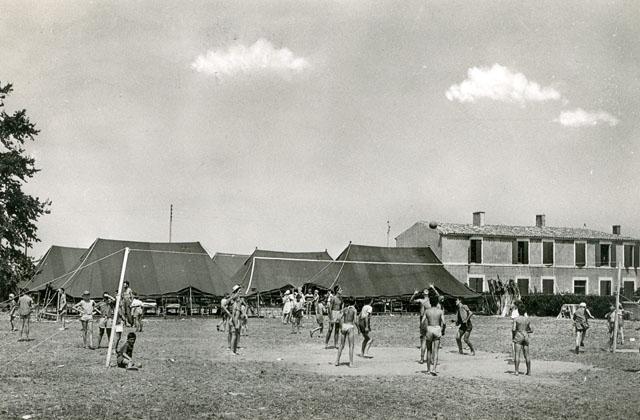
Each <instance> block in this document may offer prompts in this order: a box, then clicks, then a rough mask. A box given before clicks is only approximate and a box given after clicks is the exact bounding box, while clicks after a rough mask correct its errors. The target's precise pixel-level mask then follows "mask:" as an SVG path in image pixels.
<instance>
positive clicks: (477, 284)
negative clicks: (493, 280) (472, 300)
mask: <svg viewBox="0 0 640 420" xmlns="http://www.w3.org/2000/svg"><path fill="white" fill-rule="evenodd" d="M483 284H484V278H482V277H469V288H470V289H471V290H473V291H474V292H478V293H482V291H483V290H482V285H483Z"/></svg>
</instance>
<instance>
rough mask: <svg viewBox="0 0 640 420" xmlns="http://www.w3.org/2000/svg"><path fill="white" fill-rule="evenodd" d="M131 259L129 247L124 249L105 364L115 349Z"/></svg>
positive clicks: (109, 360) (108, 361) (106, 364)
mask: <svg viewBox="0 0 640 420" xmlns="http://www.w3.org/2000/svg"><path fill="white" fill-rule="evenodd" d="M128 259H129V248H128V247H127V248H125V249H124V257H123V258H122V270H120V281H119V282H118V294H117V295H116V307H115V310H114V311H113V321H112V323H111V327H112V328H111V335H109V348H108V350H107V361H106V362H105V366H106V367H109V363H110V362H111V350H112V349H113V339H114V338H115V335H116V325H117V323H118V315H119V312H120V299H121V298H122V284H123V283H124V275H125V273H126V270H127V260H128Z"/></svg>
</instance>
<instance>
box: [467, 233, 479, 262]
mask: <svg viewBox="0 0 640 420" xmlns="http://www.w3.org/2000/svg"><path fill="white" fill-rule="evenodd" d="M469 263H472V264H482V239H473V238H472V239H470V240H469Z"/></svg>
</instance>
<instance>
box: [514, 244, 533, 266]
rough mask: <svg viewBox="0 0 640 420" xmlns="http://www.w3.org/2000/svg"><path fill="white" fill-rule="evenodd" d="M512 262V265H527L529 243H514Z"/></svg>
mask: <svg viewBox="0 0 640 420" xmlns="http://www.w3.org/2000/svg"><path fill="white" fill-rule="evenodd" d="M512 262H513V264H529V241H527V240H517V241H514V244H513V261H512Z"/></svg>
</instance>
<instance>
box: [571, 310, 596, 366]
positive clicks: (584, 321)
mask: <svg viewBox="0 0 640 420" xmlns="http://www.w3.org/2000/svg"><path fill="white" fill-rule="evenodd" d="M589 318H593V316H592V315H591V312H589V310H588V309H587V304H586V303H584V302H581V303H580V306H579V307H578V309H576V311H575V312H574V313H573V325H574V327H575V330H576V354H579V353H580V347H584V337H585V336H586V334H587V330H588V329H589Z"/></svg>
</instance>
